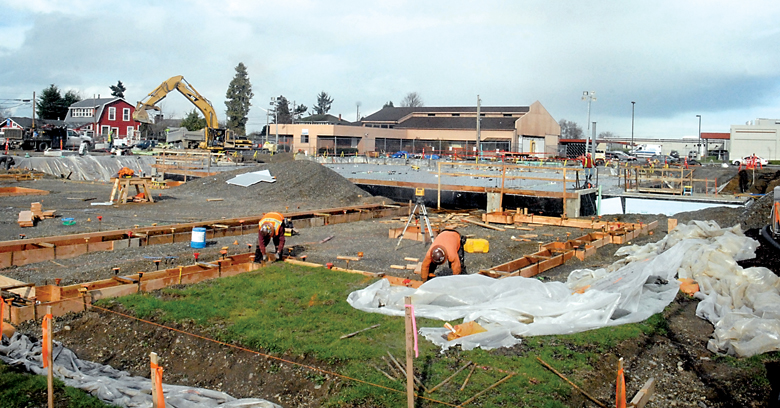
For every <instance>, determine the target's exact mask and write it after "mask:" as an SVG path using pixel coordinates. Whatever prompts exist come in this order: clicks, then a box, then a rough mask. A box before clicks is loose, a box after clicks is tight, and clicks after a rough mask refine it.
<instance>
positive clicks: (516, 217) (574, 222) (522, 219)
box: [482, 208, 645, 231]
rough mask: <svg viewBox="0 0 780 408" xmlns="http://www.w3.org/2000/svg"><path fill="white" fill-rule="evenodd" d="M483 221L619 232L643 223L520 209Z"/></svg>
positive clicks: (483, 216)
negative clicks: (535, 212) (533, 212)
mask: <svg viewBox="0 0 780 408" xmlns="http://www.w3.org/2000/svg"><path fill="white" fill-rule="evenodd" d="M482 221H483V222H487V223H494V224H507V225H509V224H522V223H526V224H541V225H552V226H556V227H570V228H584V229H594V230H604V231H618V230H622V229H626V228H628V229H638V228H641V227H642V225H645V224H641V223H627V222H617V221H602V220H601V218H596V217H593V218H591V219H590V220H588V219H582V218H564V217H549V216H543V215H534V214H525V211H521V210H520V209H519V208H518V209H517V210H516V211H501V212H492V213H485V214H482Z"/></svg>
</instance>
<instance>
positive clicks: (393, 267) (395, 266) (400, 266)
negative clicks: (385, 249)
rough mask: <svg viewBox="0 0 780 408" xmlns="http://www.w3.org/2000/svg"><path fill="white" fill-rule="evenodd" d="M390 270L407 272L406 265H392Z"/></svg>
mask: <svg viewBox="0 0 780 408" xmlns="http://www.w3.org/2000/svg"><path fill="white" fill-rule="evenodd" d="M390 269H403V270H406V266H404V265H390Z"/></svg>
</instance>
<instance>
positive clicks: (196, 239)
mask: <svg viewBox="0 0 780 408" xmlns="http://www.w3.org/2000/svg"><path fill="white" fill-rule="evenodd" d="M190 247H192V248H205V247H206V228H205V227H195V228H193V229H192V242H191V243H190Z"/></svg>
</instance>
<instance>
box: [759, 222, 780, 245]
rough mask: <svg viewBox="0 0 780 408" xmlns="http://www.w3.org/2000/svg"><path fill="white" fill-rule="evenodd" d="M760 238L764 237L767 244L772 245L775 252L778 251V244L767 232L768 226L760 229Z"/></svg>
mask: <svg viewBox="0 0 780 408" xmlns="http://www.w3.org/2000/svg"><path fill="white" fill-rule="evenodd" d="M761 236H762V237H764V239H765V240H767V242H769V243H770V244H772V245H773V246H774V247H775V249H776V250H778V251H780V243H778V242H777V241H775V238H774V237H773V236H772V233H770V232H769V225H765V226H764V228H761Z"/></svg>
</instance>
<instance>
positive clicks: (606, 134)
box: [599, 132, 617, 139]
mask: <svg viewBox="0 0 780 408" xmlns="http://www.w3.org/2000/svg"><path fill="white" fill-rule="evenodd" d="M616 137H617V135H616V134H614V133H612V132H601V133H599V139H614V138H616Z"/></svg>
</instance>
